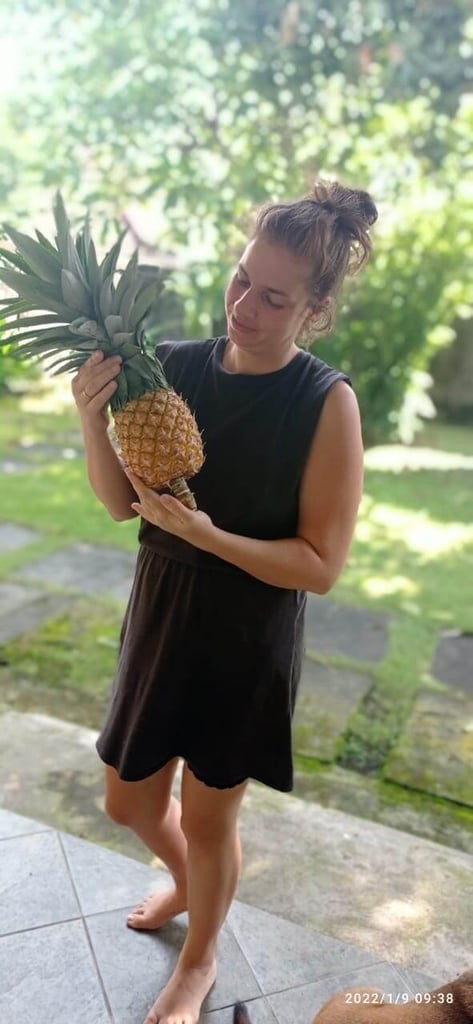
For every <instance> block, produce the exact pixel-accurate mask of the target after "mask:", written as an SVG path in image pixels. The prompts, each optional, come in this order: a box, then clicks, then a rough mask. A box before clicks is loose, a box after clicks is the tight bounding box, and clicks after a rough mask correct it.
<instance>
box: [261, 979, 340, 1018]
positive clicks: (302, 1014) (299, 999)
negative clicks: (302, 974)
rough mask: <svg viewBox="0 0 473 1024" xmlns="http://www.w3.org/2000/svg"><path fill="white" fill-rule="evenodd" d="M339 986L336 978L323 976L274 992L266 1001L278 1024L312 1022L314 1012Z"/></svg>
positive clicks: (320, 1007) (316, 1011) (319, 1008)
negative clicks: (320, 978)
mask: <svg viewBox="0 0 473 1024" xmlns="http://www.w3.org/2000/svg"><path fill="white" fill-rule="evenodd" d="M339 987H340V986H339V984H338V982H337V979H336V978H324V979H323V980H322V981H317V982H315V983H314V984H312V985H302V986H300V987H299V988H294V989H287V990H286V991H285V992H279V993H275V994H274V995H271V996H268V1002H269V1004H270V1006H271V1007H272V1009H273V1011H274V1013H275V1014H276V1017H277V1019H278V1022H279V1024H296V1022H297V1024H312V1021H313V1019H314V1016H315V1014H316V1013H318V1012H319V1010H321V1009H322V1006H324V1005H325V1003H326V1002H327V1000H328V999H330V997H331V996H333V995H334V994H335V992H338V990H339Z"/></svg>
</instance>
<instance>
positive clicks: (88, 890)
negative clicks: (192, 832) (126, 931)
mask: <svg viewBox="0 0 473 1024" xmlns="http://www.w3.org/2000/svg"><path fill="white" fill-rule="evenodd" d="M61 843H62V845H63V849H64V853H65V855H66V858H67V862H68V864H69V867H70V871H71V875H72V878H73V880H74V885H75V887H76V890H77V895H78V898H79V902H80V905H81V908H82V912H83V913H84V914H100V913H103V912H104V911H108V910H118V909H119V908H120V907H132V906H135V905H136V904H137V903H141V901H142V900H143V899H144V898H145V896H148V895H149V894H150V893H151V892H155V891H159V890H161V889H169V887H170V884H171V880H170V877H169V875H168V873H167V872H166V871H160V870H157V869H155V868H153V867H151V866H148V865H147V864H141V863H140V862H139V861H136V860H132V859H131V857H124V856H122V854H119V853H114V851H113V850H106V849H104V848H103V847H102V846H97V845H96V844H95V843H88V842H86V841H85V840H84V839H78V838H76V837H75V836H71V835H68V834H65V833H61ZM150 856H151V854H150ZM122 916H124V915H122Z"/></svg>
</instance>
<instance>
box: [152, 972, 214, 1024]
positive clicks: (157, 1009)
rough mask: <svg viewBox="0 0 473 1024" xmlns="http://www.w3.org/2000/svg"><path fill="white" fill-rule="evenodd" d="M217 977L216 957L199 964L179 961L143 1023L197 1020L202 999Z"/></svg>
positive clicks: (191, 1022)
mask: <svg viewBox="0 0 473 1024" xmlns="http://www.w3.org/2000/svg"><path fill="white" fill-rule="evenodd" d="M216 977H217V965H216V962H215V960H213V961H212V963H210V964H205V965H204V966H202V967H185V966H181V965H179V964H178V965H177V967H176V970H175V971H174V974H173V975H172V977H171V978H170V980H169V981H168V983H167V985H166V988H164V989H163V991H162V992H161V995H160V996H159V997H158V999H157V1000H156V1002H155V1004H154V1006H152V1007H151V1010H149V1012H148V1015H147V1017H146V1020H145V1022H144V1024H198V1020H199V1015H200V1010H201V1006H202V1003H203V1001H204V999H205V997H206V995H208V993H209V992H210V989H211V988H212V985H213V984H214V982H215V978H216Z"/></svg>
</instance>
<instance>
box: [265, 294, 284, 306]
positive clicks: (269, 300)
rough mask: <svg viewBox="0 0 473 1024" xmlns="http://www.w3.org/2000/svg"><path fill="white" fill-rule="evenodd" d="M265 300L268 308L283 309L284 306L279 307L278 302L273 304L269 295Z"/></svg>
mask: <svg viewBox="0 0 473 1024" xmlns="http://www.w3.org/2000/svg"><path fill="white" fill-rule="evenodd" d="M265 298H266V302H267V303H268V306H272V308H273V309H284V306H281V305H280V303H279V302H273V300H272V298H271V296H270V295H266V296H265Z"/></svg>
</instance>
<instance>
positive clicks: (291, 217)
mask: <svg viewBox="0 0 473 1024" xmlns="http://www.w3.org/2000/svg"><path fill="white" fill-rule="evenodd" d="M377 217H378V211H377V209H376V206H375V204H374V202H373V200H372V198H371V196H370V195H369V193H368V192H361V191H359V190H358V189H351V188H345V187H344V186H343V185H340V184H339V182H338V181H333V182H327V181H318V182H316V184H315V185H314V188H313V191H312V192H311V193H310V194H309V195H308V196H305V197H304V198H303V199H297V200H295V201H294V202H286V203H266V204H265V205H264V206H263V207H262V208H261V209H260V210H259V212H258V214H257V219H256V225H255V229H254V237H258V236H263V237H265V238H267V239H268V241H270V242H275V243H276V244H278V245H284V246H285V247H286V248H287V249H289V251H290V252H292V253H294V255H295V256H299V257H302V258H304V259H307V260H308V262H309V263H310V265H311V266H312V268H313V269H312V273H311V276H310V280H309V295H310V301H311V303H312V304H313V305H314V306H315V307H317V305H319V304H320V303H321V301H322V299H324V298H326V297H327V296H329V295H330V296H333V297H334V298H336V297H337V295H338V293H339V291H340V289H341V287H342V284H343V281H344V278H345V276H346V275H347V274H350V275H353V274H357V273H358V271H360V270H361V268H362V267H363V266H364V265H365V263H367V261H368V260H369V258H370V256H371V251H372V243H371V239H370V236H369V228H370V227H371V225H372V224H374V222H375V221H376V220H377ZM333 325H334V310H333V309H332V308H327V309H326V308H322V309H321V318H320V319H319V320H317V321H316V324H315V326H313V327H312V333H313V334H327V333H328V332H329V331H330V330H332V328H333ZM303 343H306V344H310V339H304V342H303Z"/></svg>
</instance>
